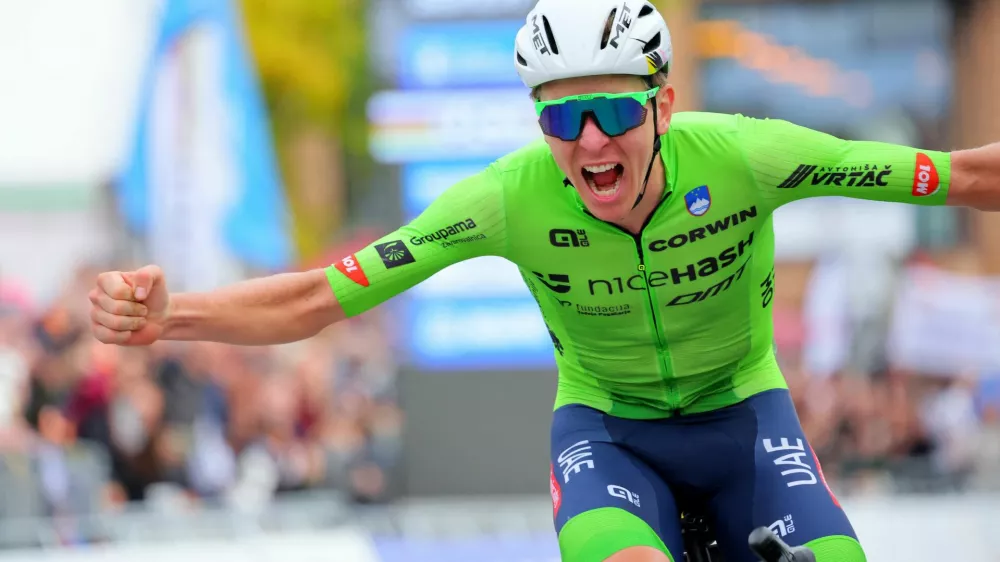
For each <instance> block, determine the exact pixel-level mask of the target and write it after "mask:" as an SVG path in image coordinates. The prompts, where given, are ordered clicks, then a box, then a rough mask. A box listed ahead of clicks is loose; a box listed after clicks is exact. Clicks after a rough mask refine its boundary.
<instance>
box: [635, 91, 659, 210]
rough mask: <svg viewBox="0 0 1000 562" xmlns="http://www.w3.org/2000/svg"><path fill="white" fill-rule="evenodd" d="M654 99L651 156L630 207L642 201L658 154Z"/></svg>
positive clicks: (654, 101)
mask: <svg viewBox="0 0 1000 562" xmlns="http://www.w3.org/2000/svg"><path fill="white" fill-rule="evenodd" d="M656 121H657V119H656V100H655V99H654V100H653V156H652V158H650V159H649V166H647V167H646V179H645V180H643V182H642V189H640V190H639V195H638V196H637V197H636V198H635V203H633V204H632V208H633V209H634V208H636V207H638V206H639V202H640V201H642V196H643V195H645V194H646V184H648V183H649V174H650V173H652V172H653V163H654V162H656V158H657V156H659V155H660V135H659V133H657V131H656Z"/></svg>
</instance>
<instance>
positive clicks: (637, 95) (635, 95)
mask: <svg viewBox="0 0 1000 562" xmlns="http://www.w3.org/2000/svg"><path fill="white" fill-rule="evenodd" d="M659 91H660V87H659V86H655V87H653V88H650V89H649V90H646V91H644V92H626V93H623V94H607V93H600V94H579V95H575V96H566V97H564V98H559V99H557V100H549V101H536V102H535V113H536V114H537V115H538V117H541V116H542V110H544V109H545V108H546V107H549V106H550V105H561V104H564V103H567V102H571V101H588V100H593V99H598V98H602V99H610V100H613V99H619V98H632V99H634V100H635V101H637V102H639V103H641V104H642V105H646V102H647V101H649V100H651V99H653V97H654V96H656V93H657V92H659Z"/></svg>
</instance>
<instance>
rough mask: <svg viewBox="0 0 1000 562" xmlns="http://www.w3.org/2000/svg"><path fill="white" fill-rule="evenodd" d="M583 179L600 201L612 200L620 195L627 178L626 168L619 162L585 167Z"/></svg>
mask: <svg viewBox="0 0 1000 562" xmlns="http://www.w3.org/2000/svg"><path fill="white" fill-rule="evenodd" d="M581 172H582V174H583V179H584V180H586V182H587V185H588V186H589V187H590V191H592V192H593V193H594V195H596V196H597V198H598V199H611V198H613V197H614V196H615V195H616V194H617V193H618V188H619V187H621V183H622V178H623V177H624V176H625V167H624V166H622V165H621V164H619V163H617V162H608V163H606V164H598V165H594V166H584V167H583V169H582V170H581Z"/></svg>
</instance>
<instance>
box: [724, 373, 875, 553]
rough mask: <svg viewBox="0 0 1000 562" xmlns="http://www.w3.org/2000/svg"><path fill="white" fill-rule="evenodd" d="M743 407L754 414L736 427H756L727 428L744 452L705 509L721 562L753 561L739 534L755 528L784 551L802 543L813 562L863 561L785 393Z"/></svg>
mask: <svg viewBox="0 0 1000 562" xmlns="http://www.w3.org/2000/svg"><path fill="white" fill-rule="evenodd" d="M744 404H745V406H746V407H749V408H751V409H752V411H753V413H754V416H750V417H749V418H745V420H746V421H744V423H747V421H749V422H753V420H756V424H755V427H753V428H747V427H739V428H737V427H733V428H729V429H730V431H731V434H732V435H733V436H734V437H736V438H737V439H741V440H743V441H744V442H745V447H744V450H745V451H746V454H745V455H743V458H738V459H730V460H729V462H733V463H736V464H738V466H739V470H736V471H734V473H733V476H732V477H731V478H730V479H729V480H728V481H727V482H726V484H725V485H724V487H723V489H722V490H721V491H720V492H719V494H718V495H717V496H716V498H715V499H714V500H713V502H712V506H711V508H712V512H713V515H714V517H715V519H716V533H717V539H718V541H719V547H720V548H721V549H722V552H723V556H724V557H725V560H726V562H744V561H745V562H756V560H757V559H756V558H755V557H754V555H753V554H752V553H751V552H750V550H749V549H748V548H747V537H748V535H749V534H750V531H751V530H753V529H754V528H755V527H760V526H765V527H769V528H770V529H771V530H772V531H773V532H774V533H775V534H777V535H779V536H781V537H782V539H783V540H784V541H785V542H787V543H788V544H790V545H792V546H798V545H802V544H807V545H808V546H809V547H811V548H813V550H814V551H815V552H816V554H817V558H818V562H826V561H830V560H837V561H841V560H842V561H844V562H857V561H863V560H864V559H865V558H864V553H863V552H862V550H861V546H860V545H859V544H858V541H857V535H856V534H855V532H854V528H853V527H852V526H851V523H850V521H848V519H847V515H846V514H845V513H844V510H843V509H842V508H841V506H840V502H838V501H837V498H836V497H834V495H833V492H832V491H830V488H829V487H828V486H827V484H826V480H825V479H824V478H823V472H822V469H821V468H820V465H819V461H818V460H817V458H816V455H815V453H813V450H812V447H810V445H809V443H808V441H807V440H806V438H805V435H804V434H803V432H802V426H801V424H800V423H799V419H798V415H797V414H796V413H795V408H794V405H793V404H792V400H791V397H790V396H789V394H788V391H786V390H769V391H766V392H763V393H761V394H758V395H756V396H753V397H751V398H749V399H747V401H745V402H744ZM751 440H752V442H751ZM751 451H753V453H752V454H751Z"/></svg>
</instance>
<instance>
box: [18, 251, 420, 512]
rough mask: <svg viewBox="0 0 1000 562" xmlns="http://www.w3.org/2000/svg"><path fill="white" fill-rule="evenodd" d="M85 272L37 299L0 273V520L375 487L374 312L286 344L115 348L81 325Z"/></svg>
mask: <svg viewBox="0 0 1000 562" xmlns="http://www.w3.org/2000/svg"><path fill="white" fill-rule="evenodd" d="M96 274H97V271H96V270H94V269H89V268H84V269H81V270H80V271H79V272H78V274H77V276H76V278H75V279H73V280H71V282H70V283H68V284H67V286H66V289H65V290H64V291H63V292H62V294H61V295H59V297H58V298H57V299H55V301H54V303H53V304H51V305H47V306H45V307H44V308H40V309H39V308H35V307H33V306H32V305H31V303H30V302H27V300H26V299H24V298H23V297H22V294H21V293H20V292H19V291H18V290H17V288H16V287H12V286H10V285H4V283H3V282H2V281H0V490H2V497H3V501H0V519H11V518H32V517H39V516H59V515H68V516H72V515H74V514H85V513H95V512H108V511H112V512H113V511H115V510H121V509H123V508H124V506H127V505H131V504H130V503H129V502H137V501H142V500H149V498H150V497H151V496H154V495H156V496H157V497H161V498H162V497H169V498H171V501H175V502H176V501H180V502H183V503H184V504H185V505H187V506H191V507H197V506H199V505H205V504H213V505H225V506H230V507H233V506H235V507H243V508H248V509H253V508H254V507H255V506H261V505H262V504H266V503H267V502H269V501H270V500H271V499H272V498H274V497H276V496H278V495H280V494H283V493H286V492H294V491H301V490H313V489H333V490H339V491H342V492H344V493H345V494H347V495H348V496H349V497H350V498H351V499H354V500H356V501H362V502H379V501H382V500H384V499H385V498H386V497H387V493H388V487H387V484H388V480H389V472H390V471H391V470H392V468H393V466H394V464H395V463H396V461H397V458H398V455H399V450H400V429H401V427H402V414H401V412H400V409H399V407H398V403H397V397H396V386H395V383H396V380H395V379H396V375H397V370H396V365H395V364H394V363H393V359H392V358H393V355H392V353H391V350H390V349H389V348H390V345H389V343H388V341H387V339H386V337H385V335H384V333H383V331H382V329H381V326H382V324H381V322H380V321H379V318H378V316H377V311H376V312H374V313H369V314H367V315H364V316H360V317H357V318H353V319H351V320H349V321H347V322H343V323H339V324H337V325H335V326H332V327H331V328H329V329H328V330H326V331H324V332H323V333H321V334H320V335H318V336H316V337H315V338H313V339H310V340H307V341H303V342H299V343H297V344H290V345H286V346H278V347H252V348H251V347H234V346H226V345H221V344H214V343H201V342H198V343H186V342H184V343H180V342H165V343H158V344H155V345H153V346H150V347H142V348H122V347H117V346H110V345H103V344H100V343H99V342H97V341H96V340H95V339H93V337H92V336H91V334H90V332H89V328H88V321H89V320H88V315H89V301H88V299H87V292H88V291H89V290H90V288H91V287H92V285H93V282H94V279H95V276H96Z"/></svg>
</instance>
